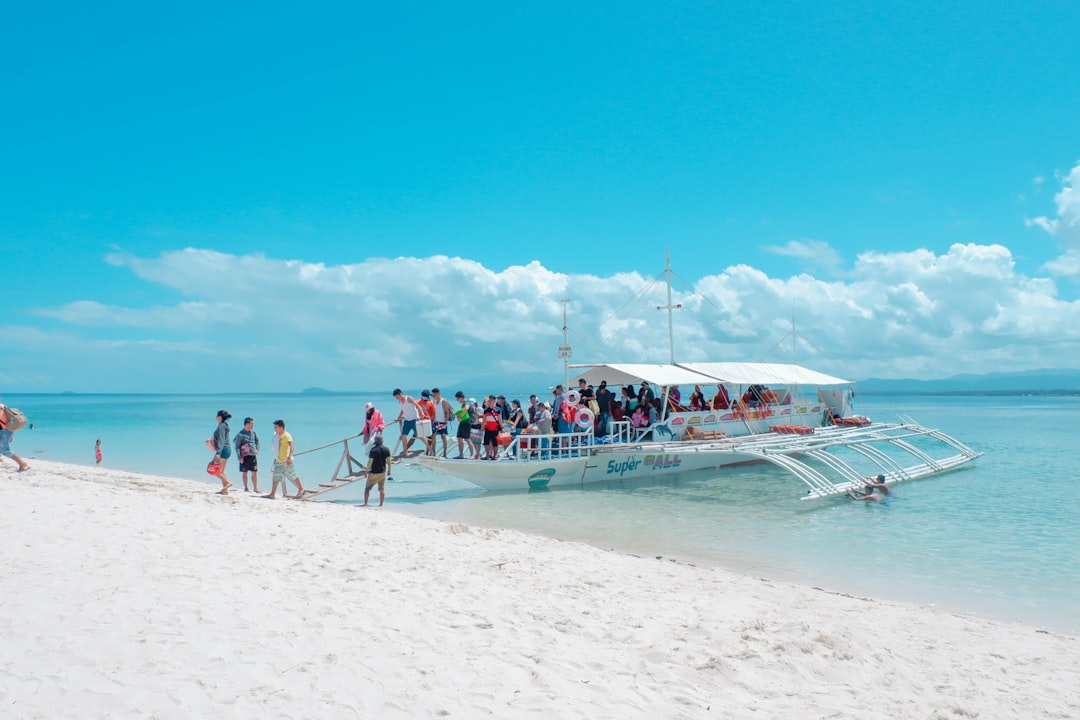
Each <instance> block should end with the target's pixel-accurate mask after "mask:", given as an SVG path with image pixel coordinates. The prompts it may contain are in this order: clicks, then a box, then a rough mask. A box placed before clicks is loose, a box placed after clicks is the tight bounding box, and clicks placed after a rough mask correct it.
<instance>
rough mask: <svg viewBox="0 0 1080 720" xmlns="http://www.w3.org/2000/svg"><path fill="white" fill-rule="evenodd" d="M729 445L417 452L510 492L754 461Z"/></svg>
mask: <svg viewBox="0 0 1080 720" xmlns="http://www.w3.org/2000/svg"><path fill="white" fill-rule="evenodd" d="M755 460H756V459H755V458H754V457H753V456H749V455H743V454H742V453H738V452H735V451H733V450H732V449H730V448H724V449H720V448H719V447H718V446H716V445H714V446H709V447H701V446H696V447H695V446H693V445H690V444H688V443H679V444H677V445H676V444H672V443H657V444H656V445H641V446H634V447H627V448H594V449H593V450H592V452H591V453H590V454H589V455H588V456H587V457H570V458H560V459H555V460H544V459H541V458H532V459H529V460H521V461H519V460H499V461H481V460H448V459H445V458H431V457H425V458H418V462H419V463H420V464H423V465H427V466H429V467H431V468H432V469H434V470H436V471H438V472H441V473H444V474H447V475H452V476H454V477H457V478H460V479H462V480H465V481H467V482H470V483H472V484H473V485H478V486H480V487H482V488H484V489H485V490H491V491H495V492H507V491H515V490H536V489H542V488H547V487H566V486H574V485H585V484H589V483H597V482H604V481H612V480H640V479H644V478H650V477H658V476H661V475H668V474H671V473H677V472H687V471H692V470H705V469H708V468H719V467H723V466H725V465H734V464H738V463H745V462H754V461H755Z"/></svg>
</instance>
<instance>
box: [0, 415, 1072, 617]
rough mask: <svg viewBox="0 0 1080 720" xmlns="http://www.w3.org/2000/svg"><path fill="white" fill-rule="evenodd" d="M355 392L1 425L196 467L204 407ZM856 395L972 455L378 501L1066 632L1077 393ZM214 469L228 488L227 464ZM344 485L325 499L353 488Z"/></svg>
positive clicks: (77, 452)
mask: <svg viewBox="0 0 1080 720" xmlns="http://www.w3.org/2000/svg"><path fill="white" fill-rule="evenodd" d="M369 399H371V400H373V401H375V402H376V403H377V404H378V405H379V407H380V408H381V409H382V410H383V412H384V413H385V414H387V415H388V417H390V418H391V419H392V418H393V417H395V416H396V403H394V402H393V399H392V398H383V397H378V398H375V397H372V398H368V397H362V396H353V397H300V396H296V395H281V396H274V395H250V396H191V395H176V396H172V395H160V396H146V395H139V396H117V395H99V396H91V395H77V396H57V395H14V394H9V395H7V396H5V401H6V402H8V403H10V404H12V405H14V406H16V407H19V408H21V409H22V410H23V411H24V412H26V413H27V415H28V416H29V418H30V420H31V421H32V422H33V423H34V424H35V429H34V430H24V431H21V432H19V433H18V434H17V435H16V441H15V445H14V449H15V450H16V452H18V453H19V454H21V455H23V457H26V458H29V459H32V458H33V457H35V456H36V457H43V458H48V459H52V460H57V461H62V462H73V463H81V464H93V450H94V440H95V439H97V438H99V437H100V438H101V439H102V441H103V448H104V455H105V462H104V465H105V466H107V467H113V468H120V469H125V470H133V471H138V472H147V473H155V474H161V475H167V476H176V477H188V478H194V479H199V480H204V481H207V482H211V481H212V479H211V478H210V477H209V476H207V475H206V474H205V472H204V470H203V469H204V468H205V466H206V462H207V461H208V460H209V453H207V451H206V449H205V447H204V446H203V441H204V440H205V439H206V438H207V437H209V435H210V434H211V432H212V431H213V429H214V425H215V421H214V414H215V412H216V411H217V410H218V409H219V408H224V409H227V410H229V411H230V412H231V413H232V414H233V415H234V418H233V420H232V421H231V425H232V430H233V432H234V433H235V432H236V431H238V430H239V429H240V427H241V421H242V419H243V417H244V416H245V415H250V416H252V417H254V418H255V420H256V427H255V429H256V431H258V432H259V434H260V436H261V437H262V438H263V444H264V447H268V445H269V437H270V435H271V430H272V428H271V423H272V421H273V420H274V419H276V418H279V417H281V418H285V420H286V422H287V424H288V429H289V430H290V432H292V434H293V436H294V438H295V439H296V443H297V447H298V448H299V449H301V450H303V449H306V448H313V447H316V446H319V445H323V444H326V443H331V442H334V441H336V440H340V439H341V438H343V437H346V436H351V435H355V434H356V433H357V432H358V431H359V429H360V415H361V408H362V407H363V403H364V402H365V401H366V400H369ZM858 410H859V411H860V412H862V413H864V414H867V415H870V416H872V417H874V418H875V419H878V420H886V421H888V420H894V419H895V416H896V413H897V412H904V413H906V414H909V415H911V416H912V417H913V418H915V419H916V420H918V421H920V422H922V423H923V424H926V425H929V426H934V427H940V428H941V429H943V430H945V431H946V432H949V433H951V434H953V435H955V436H957V437H958V438H959V439H961V440H963V441H964V442H966V443H967V444H968V445H970V446H972V447H973V448H975V449H976V450H979V451H981V452H983V453H985V454H984V456H983V457H981V458H979V459H978V460H977V461H975V463H974V464H972V465H971V466H969V467H968V468H966V469H962V470H959V471H956V472H953V473H950V474H946V475H943V476H940V477H936V478H931V479H927V480H922V481H916V482H912V483H905V484H902V485H900V486H899V487H898V488H897V489H896V491H895V494H894V496H893V497H892V498H891V499H890V500H889V501H887V502H886V503H883V504H870V505H866V504H862V503H854V502H851V501H849V500H847V499H846V498H837V499H831V500H825V501H805V502H804V501H801V500H800V499H799V498H800V497H801V496H802V494H803V492H804V488H803V486H802V484H801V483H800V482H799V481H798V480H796V479H794V478H793V477H789V476H788V475H786V474H785V473H784V472H782V471H779V470H777V469H774V468H771V467H756V466H752V467H748V468H742V469H740V470H739V471H737V472H732V471H728V472H727V473H723V474H721V473H717V472H708V473H693V474H684V475H678V476H672V477H670V478H667V479H665V480H663V481H661V482H656V481H649V482H636V483H634V482H621V483H620V482H614V483H611V484H602V485H596V486H589V487H586V488H583V489H566V490H551V491H546V492H538V493H512V494H492V493H485V492H483V491H481V490H478V489H476V488H474V487H473V486H471V485H469V484H468V483H465V482H462V481H459V480H454V479H452V478H446V477H443V476H441V475H438V474H436V473H434V472H432V471H429V470H426V469H424V468H398V469H396V470H395V472H394V476H395V482H393V483H391V484H390V485H389V486H388V496H389V497H388V499H387V503H388V505H391V506H392V507H393V508H394V509H396V510H400V511H404V512H408V513H413V514H417V515H423V516H427V517H435V518H441V519H447V520H455V521H463V522H469V523H475V524H482V525H488V526H498V527H509V528H516V529H520V530H525V531H529V532H536V533H541V534H544V535H549V536H552V537H558V538H562V539H567V540H582V541H586V542H589V543H592V544H594V545H596V546H598V547H603V548H615V549H619V550H622V551H627V552H632V553H635V554H639V555H643V556H646V557H654V556H663V557H664V558H665V559H667V558H675V559H678V560H681V561H686V562H694V563H697V564H710V565H720V566H725V567H730V568H734V569H738V570H741V571H745V572H749V573H751V574H755V575H761V576H768V577H782V578H788V579H793V580H797V581H800V582H804V583H806V584H810V585H814V586H818V587H823V588H827V589H831V590H836V591H844V592H852V593H861V594H868V595H873V596H877V597H885V598H892V599H898V600H908V601H913V602H917V603H920V604H927V605H935V606H937V607H941V608H947V609H950V610H957V611H965V612H973V613H977V614H982V615H989V616H994V617H998V618H1003V619H1007V620H1019V621H1023V622H1026V623H1030V624H1033V625H1037V626H1040V627H1046V628H1050V629H1054V630H1057V631H1062V632H1067V633H1071V634H1077V633H1080V608H1078V607H1077V606H1078V602H1077V598H1080V524H1078V523H1077V508H1078V507H1080V502H1078V501H1080V485H1078V483H1077V474H1078V472H1077V468H1078V466H1080V464H1078V463H1077V460H1076V458H1075V456H1074V453H1075V448H1076V442H1077V439H1076V431H1075V429H1074V428H1075V427H1076V425H1077V423H1076V421H1077V420H1078V419H1080V399H1078V398H1041V397H1024V398H945V397H929V398H880V397H870V398H864V399H863V400H862V401H861V403H859V405H858ZM388 437H389V438H393V439H394V440H396V438H394V436H393V433H392V432H391V433H390V434H389V435H388ZM339 456H340V446H335V447H332V448H329V449H326V450H321V451H318V452H314V453H309V454H305V455H303V456H301V457H300V458H298V460H297V469H298V472H299V473H300V475H301V477H303V478H304V481H305V484H315V483H317V482H321V481H325V480H326V479H327V478H329V477H330V474H331V473H332V471H333V469H334V467H335V465H336V464H337V461H338V458H339ZM263 461H264V468H266V469H267V470H268V467H269V463H268V458H266V457H265V455H264V456H263ZM12 467H13V466H12V465H10V464H9V465H8V466H7V467H6V468H5V469H6V470H10V469H11V468H12ZM230 470H231V471H232V473H231V475H230V479H232V480H233V482H234V483H236V484H237V485H239V481H238V474H237V473H236V472H235V462H234V463H233V465H232V466H231V468H230ZM268 477H269V473H268V472H266V473H264V479H263V480H262V484H263V486H264V487H266V488H269V483H268V482H267V480H268ZM214 482H216V481H214ZM360 490H362V488H359V489H357V488H356V487H355V486H354V487H352V488H346V489H343V490H340V491H338V492H337V493H336V494H335V495H333V496H331V497H332V498H333V499H335V500H337V501H339V502H343V503H355V502H357V501H358V498H359V492H360ZM358 512H359V510H358Z"/></svg>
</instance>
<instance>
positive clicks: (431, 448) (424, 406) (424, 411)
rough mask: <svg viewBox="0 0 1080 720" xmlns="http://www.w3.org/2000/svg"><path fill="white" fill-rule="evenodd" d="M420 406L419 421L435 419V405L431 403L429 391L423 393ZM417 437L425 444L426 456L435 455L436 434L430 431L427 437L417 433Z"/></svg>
mask: <svg viewBox="0 0 1080 720" xmlns="http://www.w3.org/2000/svg"><path fill="white" fill-rule="evenodd" d="M418 404H419V405H420V418H419V419H420V420H428V421H431V419H432V418H433V417H435V403H433V402H432V401H431V392H430V391H429V390H423V391H421V393H420V400H419V401H418ZM432 424H434V423H432ZM418 427H419V426H418ZM417 437H419V438H420V442H422V443H424V454H425V455H434V454H435V434H434V433H432V432H430V431H429V432H428V434H427V435H420V434H419V433H417Z"/></svg>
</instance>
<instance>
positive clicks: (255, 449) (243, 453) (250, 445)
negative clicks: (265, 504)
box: [233, 418, 259, 492]
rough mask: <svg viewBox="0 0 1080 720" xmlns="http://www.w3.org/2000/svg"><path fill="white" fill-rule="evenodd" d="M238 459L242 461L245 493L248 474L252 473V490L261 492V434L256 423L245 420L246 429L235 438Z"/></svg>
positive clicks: (241, 468)
mask: <svg viewBox="0 0 1080 720" xmlns="http://www.w3.org/2000/svg"><path fill="white" fill-rule="evenodd" d="M233 445H234V446H235V447H236V457H237V459H238V460H239V461H240V474H241V476H242V477H243V478H244V492H247V491H248V473H251V489H252V491H253V492H259V458H257V457H256V455H258V454H259V434H258V433H257V432H255V421H254V420H252V419H251V418H244V429H243V430H241V431H240V432H238V433H236V437H234V438H233Z"/></svg>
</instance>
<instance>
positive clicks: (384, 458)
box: [364, 435, 390, 507]
mask: <svg viewBox="0 0 1080 720" xmlns="http://www.w3.org/2000/svg"><path fill="white" fill-rule="evenodd" d="M367 472H368V476H367V486H366V487H365V488H364V507H366V506H367V504H368V495H370V494H371V488H373V487H375V485H378V486H379V506H380V507H382V504H383V502H384V501H385V500H386V476H387V474H389V472H390V449H389V448H388V447H386V446H385V445H383V440H382V436H380V435H376V436H375V440H374V441H373V442H372V445H371V451H370V452H369V453H368V471H367Z"/></svg>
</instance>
